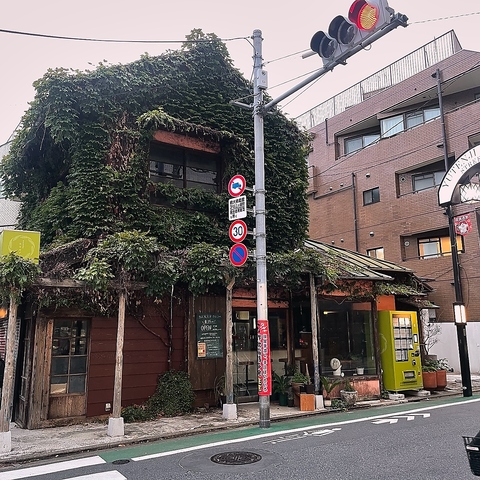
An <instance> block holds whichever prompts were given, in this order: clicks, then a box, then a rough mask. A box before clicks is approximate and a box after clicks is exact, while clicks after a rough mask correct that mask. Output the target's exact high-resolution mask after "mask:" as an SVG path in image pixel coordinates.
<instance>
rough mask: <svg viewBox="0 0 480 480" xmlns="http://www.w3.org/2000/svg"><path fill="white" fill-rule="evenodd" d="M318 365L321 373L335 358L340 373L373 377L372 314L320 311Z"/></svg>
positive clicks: (366, 312) (329, 369)
mask: <svg viewBox="0 0 480 480" xmlns="http://www.w3.org/2000/svg"><path fill="white" fill-rule="evenodd" d="M320 338H321V347H320V362H321V365H322V370H323V371H324V373H326V374H329V373H331V371H332V368H331V366H330V362H331V360H332V358H338V359H339V360H340V363H341V365H342V373H344V374H345V375H353V374H354V373H356V369H357V368H363V369H364V373H375V353H374V341H373V324H372V319H371V313H370V311H367V310H335V309H332V310H326V309H325V310H323V311H321V313H320Z"/></svg>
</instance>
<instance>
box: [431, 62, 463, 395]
mask: <svg viewBox="0 0 480 480" xmlns="http://www.w3.org/2000/svg"><path fill="white" fill-rule="evenodd" d="M432 76H433V77H434V78H436V80H437V94H438V105H439V108H440V118H441V121H442V139H443V160H444V163H445V172H448V170H449V165H448V145H447V129H446V126H445V114H444V110H443V94H442V80H441V72H440V69H438V68H437V70H436V72H435V74H433V75H432ZM445 213H446V214H447V218H448V233H449V236H450V248H451V252H452V268H453V285H454V287H455V304H454V307H453V308H454V322H455V328H456V329H457V343H458V353H459V359H460V371H461V375H462V388H463V396H464V397H471V396H472V376H471V374H470V361H469V358H468V344H467V325H466V323H462V322H459V321H458V319H457V318H456V312H455V305H459V306H462V308H464V302H463V290H462V278H461V276H460V263H459V259H458V247H457V234H456V232H455V222H454V219H453V216H454V215H453V210H452V206H451V205H448V206H447V207H446V212H445Z"/></svg>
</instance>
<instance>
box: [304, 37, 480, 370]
mask: <svg viewBox="0 0 480 480" xmlns="http://www.w3.org/2000/svg"><path fill="white" fill-rule="evenodd" d="M479 99H480V53H479V52H475V51H468V50H463V49H462V48H461V45H460V43H459V41H458V39H457V37H456V34H455V33H454V32H453V31H450V32H447V33H446V34H445V35H443V36H441V37H439V38H437V39H435V40H434V41H432V42H430V43H429V44H426V45H424V46H422V47H421V48H419V49H418V50H416V51H414V52H412V53H410V54H409V55H407V56H406V57H404V58H402V59H400V60H398V61H397V62H394V63H392V64H391V65H388V66H387V67H385V68H384V69H382V70H381V71H379V72H377V73H376V74H374V75H372V76H370V77H369V78H367V79H365V80H363V81H362V82H360V83H358V84H356V85H354V86H352V87H351V88H349V89H348V90H345V91H344V92H341V93H340V94H338V95H337V96H335V97H333V98H331V99H329V100H327V101H326V102H324V103H322V104H320V105H318V106H316V107H314V108H312V109H311V110H310V111H308V112H306V113H305V114H303V115H301V116H300V117H299V118H297V121H298V122H299V123H300V124H301V125H303V126H304V127H305V128H307V129H308V130H309V131H310V132H311V133H312V134H314V140H313V151H312V153H311V154H310V156H309V159H308V162H309V172H310V186H309V192H308V194H309V207H310V230H309V235H310V238H311V239H313V240H318V241H322V242H326V243H329V244H332V245H337V246H342V247H345V248H347V249H351V250H355V251H357V252H360V253H363V254H368V255H370V256H372V257H377V258H382V259H386V260H389V261H392V262H395V263H398V264H399V265H402V266H405V267H407V268H410V269H412V270H413V271H414V272H415V273H416V274H417V275H418V276H419V277H421V278H424V279H428V280H429V283H430V285H431V286H432V287H433V289H434V291H433V292H432V293H431V294H430V295H429V299H430V301H431V302H433V303H434V304H435V305H437V306H439V307H440V308H438V309H431V310H429V316H430V318H431V319H435V321H436V322H448V323H450V324H451V325H452V326H453V323H452V322H453V308H452V304H453V302H454V301H455V288H454V275H453V267H452V253H451V252H452V248H451V244H452V242H451V241H450V238H449V220H448V216H447V215H446V209H445V208H443V207H440V206H439V199H438V189H439V186H440V184H441V182H442V179H443V178H444V175H445V173H446V171H448V170H449V168H450V167H451V166H452V165H453V164H454V163H455V161H456V160H457V159H458V158H459V157H460V156H461V155H462V154H463V153H465V152H466V151H468V150H469V149H471V148H472V147H474V146H475V145H477V144H478V143H480V102H478V100H479ZM471 182H477V183H478V176H475V177H474V178H472V179H471ZM479 205H480V204H479V203H478V202H468V203H458V204H456V205H454V206H453V207H452V215H453V219H454V220H455V221H457V222H458V223H459V224H460V223H462V224H463V225H466V227H468V228H466V229H465V230H463V231H462V233H463V234H460V232H458V233H459V234H458V235H457V238H456V244H457V249H458V253H459V255H458V259H459V260H458V262H459V271H460V278H459V279H458V281H459V282H460V284H461V290H462V293H463V298H464V302H465V305H466V310H467V319H468V322H480V298H479V297H478V295H476V292H477V290H478V288H479V286H480V274H479V258H480V244H479V228H478V227H479V219H478V215H479V213H480V207H479ZM478 325H480V323H479V324H477V326H478ZM452 328H453V327H452ZM473 328H474V327H470V330H469V331H471V330H472V329H473ZM447 330H448V332H450V333H448V335H450V336H451V334H452V333H453V330H451V331H450V330H449V327H447V328H446V329H443V330H442V339H441V340H440V342H438V343H439V346H440V347H441V345H442V344H445V345H444V347H445V348H444V351H443V352H441V353H440V354H442V353H447V354H448V355H449V356H450V357H452V361H453V357H455V356H458V353H455V352H454V346H452V345H451V344H452V342H451V341H450V342H447V341H446V340H445V335H447ZM473 331H475V330H473ZM479 332H480V330H479ZM447 343H448V345H446V344H447ZM437 348H438V347H437ZM450 348H452V349H453V350H452V351H450V350H449V349H450ZM472 348H475V349H476V351H475V352H471V354H472V353H473V358H477V356H478V350H479V347H478V346H477V345H476V344H475V345H472ZM471 350H472V349H471ZM474 361H477V360H474ZM474 368H475V369H476V370H477V371H479V370H480V365H479V366H476V365H475V366H474Z"/></svg>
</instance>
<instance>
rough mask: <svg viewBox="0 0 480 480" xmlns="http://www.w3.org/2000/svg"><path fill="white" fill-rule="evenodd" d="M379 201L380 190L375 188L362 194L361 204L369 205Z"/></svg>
mask: <svg viewBox="0 0 480 480" xmlns="http://www.w3.org/2000/svg"><path fill="white" fill-rule="evenodd" d="M379 201H380V188H378V187H375V188H372V189H371V190H365V191H364V192H363V204H364V205H370V204H372V203H377V202H379Z"/></svg>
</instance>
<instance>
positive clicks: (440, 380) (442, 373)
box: [435, 370, 447, 390]
mask: <svg viewBox="0 0 480 480" xmlns="http://www.w3.org/2000/svg"><path fill="white" fill-rule="evenodd" d="M435 374H436V376H437V387H436V388H435V390H445V388H446V386H447V371H446V370H437V371H436V372H435Z"/></svg>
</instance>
